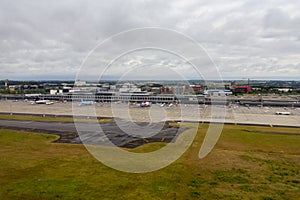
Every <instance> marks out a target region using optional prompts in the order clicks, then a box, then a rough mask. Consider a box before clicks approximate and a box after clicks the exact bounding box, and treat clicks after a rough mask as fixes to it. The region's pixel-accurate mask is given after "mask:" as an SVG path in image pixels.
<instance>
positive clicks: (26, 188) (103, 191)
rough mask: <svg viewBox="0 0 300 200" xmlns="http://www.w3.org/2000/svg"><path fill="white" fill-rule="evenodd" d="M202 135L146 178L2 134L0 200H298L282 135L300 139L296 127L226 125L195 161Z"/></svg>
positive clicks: (37, 140) (297, 157)
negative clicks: (211, 148)
mask: <svg viewBox="0 0 300 200" xmlns="http://www.w3.org/2000/svg"><path fill="white" fill-rule="evenodd" d="M206 130H207V125H201V127H200V128H199V130H198V135H197V136H196V139H195V141H194V142H193V144H192V146H191V147H190V148H189V150H188V151H187V152H186V153H185V154H184V155H183V156H182V157H181V158H180V159H178V160H177V161H176V162H174V163H173V164H171V165H170V166H168V167H166V168H164V169H161V170H159V171H155V172H151V173H146V174H128V173H123V172H119V171H116V170H113V169H110V168H108V167H106V166H105V165H103V164H101V163H100V162H99V161H97V160H96V159H94V158H93V157H92V156H91V155H90V154H89V153H88V152H87V150H86V149H85V148H84V146H82V145H72V144H56V143H51V141H53V140H55V139H56V136H53V135H45V134H37V133H27V132H19V131H12V130H0V199H55V198H64V199H251V198H252V199H297V198H299V196H300V172H299V171H300V136H293V135H282V133H296V134H300V131H299V129H288V128H271V127H247V126H231V125H230V126H229V125H227V126H225V127H224V130H223V133H222V135H221V138H220V140H219V141H218V143H217V145H216V147H215V148H214V150H213V151H212V152H211V153H210V154H209V155H208V156H207V157H206V158H204V159H202V160H200V159H198V152H199V148H200V145H201V143H202V140H203V138H204V136H205V133H206ZM249 130H250V131H254V132H249ZM255 131H263V132H279V133H281V134H279V135H274V134H262V133H257V132H255ZM161 146H163V144H161V143H155V144H154V143H153V144H147V145H144V146H141V147H139V148H137V149H135V150H134V151H136V152H145V151H151V150H152V149H157V148H159V147H161ZM166 156H167V155H166Z"/></svg>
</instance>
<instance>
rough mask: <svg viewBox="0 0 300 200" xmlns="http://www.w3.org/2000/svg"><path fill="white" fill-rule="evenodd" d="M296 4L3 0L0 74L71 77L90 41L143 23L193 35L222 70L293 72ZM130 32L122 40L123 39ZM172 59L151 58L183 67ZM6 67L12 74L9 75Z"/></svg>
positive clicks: (299, 55) (298, 48)
mask: <svg viewBox="0 0 300 200" xmlns="http://www.w3.org/2000/svg"><path fill="white" fill-rule="evenodd" d="M299 10H300V2H299V1H297V0H287V1H283V0H275V1H271V0H270V1H269V0H268V1H261V0H242V1H229V0H228V1H227V0H217V1H209V0H205V1H196V0H191V1H180V0H176V1H163V0H154V1H148V0H145V1H121V0H114V1H94V0H88V1H84V0H62V1H46V0H31V1H22V0H15V1H10V0H2V1H0V62H1V63H0V64H1V65H0V66H1V69H2V72H3V73H1V75H0V79H4V78H16V77H22V75H24V77H31V78H32V79H35V78H39V77H43V78H47V76H48V75H49V74H50V75H49V78H50V77H55V74H56V75H57V77H60V78H63V77H64V76H65V77H68V78H70V77H74V78H75V75H76V71H77V70H78V69H79V67H80V64H81V62H82V61H83V59H84V58H85V56H86V55H87V53H88V52H89V51H90V50H91V49H92V48H94V47H95V45H96V44H97V43H99V42H101V41H103V40H104V39H106V38H108V37H110V36H111V35H114V34H117V33H119V32H121V31H125V30H128V29H132V28H141V27H147V26H155V27H163V28H170V29H174V30H176V31H179V32H182V33H184V34H187V35H189V36H191V37H193V38H194V39H195V40H196V41H198V42H199V43H200V44H201V45H203V46H204V47H205V49H207V51H208V53H209V54H210V55H211V57H212V58H213V60H215V62H216V63H217V64H218V66H219V68H220V71H221V72H222V73H223V74H222V75H223V77H226V76H227V77H229V76H230V77H236V78H238V77H241V76H246V75H247V76H259V75H260V73H259V71H260V70H261V71H263V72H264V73H265V74H268V75H270V76H278V75H280V74H282V72H284V73H285V75H286V76H294V75H295V73H297V72H299V59H300V42H299V41H300V15H299ZM134 39H137V38H130V39H128V40H127V41H124V43H122V45H130V43H131V42H132V40H134ZM162 39H163V38H162ZM168 42H169V43H170V44H172V45H174V46H176V45H177V46H180V45H181V46H184V44H179V43H176V42H174V41H168ZM119 44H120V43H119ZM170 46H171V45H170ZM116 48H118V47H116ZM186 48H188V47H186ZM106 53H107V54H109V53H110V52H106ZM140 56H141V57H142V55H140ZM171 58H172V57H168V56H163V57H157V58H156V59H158V60H159V62H161V61H162V62H161V64H163V65H166V66H169V65H178V70H179V69H185V67H183V65H181V64H180V62H179V63H177V61H174V59H173V60H172V59H171ZM271 58H272V59H271ZM140 60H141V61H142V62H144V64H147V63H148V62H149V61H147V59H144V60H143V59H140ZM274 60H276V62H275V61H274ZM103 62H105V61H103ZM98 64H101V63H98ZM95 65H97V63H95ZM3 69H5V70H3ZM8 69H9V70H8ZM26 69H28V70H26ZM29 69H32V71H30V70H29ZM33 69H35V70H33ZM10 71H15V72H16V73H19V74H16V75H14V76H12V74H11V73H9V72H10ZM27 71H30V73H29V72H27ZM180 72H182V73H184V70H181V71H180ZM152 73H154V72H152ZM58 74H59V75H58ZM112 76H113V75H112Z"/></svg>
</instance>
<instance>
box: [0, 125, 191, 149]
mask: <svg viewBox="0 0 300 200" xmlns="http://www.w3.org/2000/svg"><path fill="white" fill-rule="evenodd" d="M121 123H123V124H121V125H120V121H119V122H118V124H116V122H115V121H113V122H106V123H101V124H100V126H101V131H100V130H99V128H98V126H99V124H98V123H77V124H76V125H77V126H80V127H79V130H80V137H79V136H78V133H77V132H78V130H77V129H76V126H75V124H74V123H69V122H68V123H65V122H50V121H45V122H43V121H26V120H24V121H23V120H0V127H1V128H7V129H14V130H24V131H32V132H40V133H49V134H55V135H58V136H59V137H60V138H59V139H58V140H57V141H55V142H59V143H73V144H80V143H82V141H83V142H84V143H85V144H93V145H102V146H103V145H104V146H118V147H125V148H135V147H137V146H141V145H143V144H145V143H151V142H172V141H174V140H175V139H176V137H177V135H178V134H180V133H181V132H182V131H184V130H186V129H184V128H177V127H171V126H169V125H168V123H167V122H166V123H155V124H152V125H151V126H152V127H151V129H153V130H158V132H157V133H155V134H152V135H149V132H148V131H147V128H146V127H147V126H148V124H145V123H135V124H131V123H129V122H125V121H121ZM122 127H127V128H130V127H132V128H130V130H132V132H136V133H137V132H138V134H139V135H132V134H131V133H128V132H126V131H124V130H121V129H122ZM77 128H78V127H77ZM134 129H136V131H134Z"/></svg>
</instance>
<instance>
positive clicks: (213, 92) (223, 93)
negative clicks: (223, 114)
mask: <svg viewBox="0 0 300 200" xmlns="http://www.w3.org/2000/svg"><path fill="white" fill-rule="evenodd" d="M203 94H204V95H206V96H228V95H231V94H232V92H231V91H230V90H204V92H203Z"/></svg>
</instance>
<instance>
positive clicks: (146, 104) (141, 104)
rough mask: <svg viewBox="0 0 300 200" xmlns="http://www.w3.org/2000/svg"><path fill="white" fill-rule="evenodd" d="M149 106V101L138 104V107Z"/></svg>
mask: <svg viewBox="0 0 300 200" xmlns="http://www.w3.org/2000/svg"><path fill="white" fill-rule="evenodd" d="M150 106H151V104H150V102H149V101H144V102H141V103H140V107H150Z"/></svg>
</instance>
